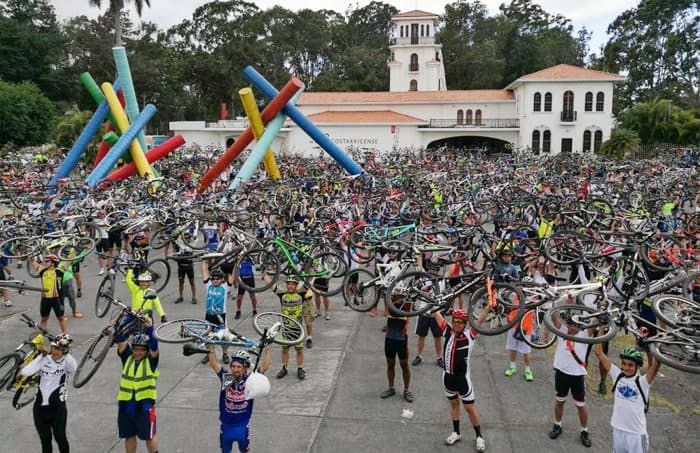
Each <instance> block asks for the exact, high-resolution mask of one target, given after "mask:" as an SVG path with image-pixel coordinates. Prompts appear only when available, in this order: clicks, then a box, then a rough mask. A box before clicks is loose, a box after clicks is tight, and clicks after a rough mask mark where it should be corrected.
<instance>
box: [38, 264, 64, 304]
mask: <svg viewBox="0 0 700 453" xmlns="http://www.w3.org/2000/svg"><path fill="white" fill-rule="evenodd" d="M39 277H40V278H41V285H42V286H43V287H44V292H43V293H41V295H42V296H43V297H45V298H53V297H58V296H59V294H61V283H62V282H63V271H62V270H60V269H56V268H44V269H42V270H40V271H39Z"/></svg>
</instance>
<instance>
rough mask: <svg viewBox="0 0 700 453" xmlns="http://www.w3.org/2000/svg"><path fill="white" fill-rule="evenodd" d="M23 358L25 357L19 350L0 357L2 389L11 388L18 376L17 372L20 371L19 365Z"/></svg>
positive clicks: (0, 389)
mask: <svg viewBox="0 0 700 453" xmlns="http://www.w3.org/2000/svg"><path fill="white" fill-rule="evenodd" d="M23 360H24V357H22V354H20V353H19V352H12V353H10V354H5V355H3V356H2V357H0V391H2V390H3V389H7V390H9V389H10V387H11V386H12V383H14V381H15V378H16V377H17V373H19V367H20V365H21V364H22V362H23Z"/></svg>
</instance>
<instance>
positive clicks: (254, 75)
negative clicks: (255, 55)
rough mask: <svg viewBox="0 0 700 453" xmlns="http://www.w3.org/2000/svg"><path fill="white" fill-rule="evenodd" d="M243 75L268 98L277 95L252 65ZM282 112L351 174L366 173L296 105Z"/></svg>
mask: <svg viewBox="0 0 700 453" xmlns="http://www.w3.org/2000/svg"><path fill="white" fill-rule="evenodd" d="M243 77H245V78H246V79H247V80H248V81H249V82H250V83H252V84H253V85H254V86H255V87H256V88H258V89H259V90H260V91H262V93H263V94H264V95H265V97H266V98H268V99H272V98H274V97H275V96H277V93H279V91H277V89H276V88H275V87H273V86H272V85H271V84H270V82H268V81H267V80H265V78H264V77H263V76H262V75H260V73H258V71H256V70H255V69H254V68H253V67H252V66H247V67H246V68H245V69H244V70H243ZM282 112H283V113H284V114H285V115H287V116H288V117H289V118H290V119H291V120H292V121H294V122H295V123H296V124H297V126H299V127H300V128H301V129H302V130H303V131H304V132H306V133H307V134H308V135H309V137H311V138H312V139H313V140H314V141H315V142H316V143H318V145H319V146H320V147H321V148H323V149H324V150H326V152H327V153H328V154H330V155H331V157H333V159H335V160H336V162H338V164H340V166H341V167H343V168H344V169H345V171H347V172H348V173H350V174H351V175H359V174H362V173H365V172H364V170H362V168H361V167H360V166H359V165H357V163H355V161H354V160H352V159H351V158H350V156H348V155H347V153H345V151H343V150H342V149H340V147H339V146H338V145H336V144H335V143H333V142H332V141H331V139H330V138H328V136H327V135H326V134H324V133H323V132H321V130H320V129H319V128H317V127H316V126H315V125H314V123H312V122H311V121H310V120H309V119H308V118H307V117H306V116H305V115H304V114H303V113H301V111H299V109H297V108H296V106H294V105H292V103H291V102H288V103H287V105H285V106H284V108H283V109H282Z"/></svg>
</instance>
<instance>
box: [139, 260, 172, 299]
mask: <svg viewBox="0 0 700 453" xmlns="http://www.w3.org/2000/svg"><path fill="white" fill-rule="evenodd" d="M145 270H147V271H149V272H150V273H151V275H152V276H153V289H155V290H156V292H161V291H163V290H164V289H165V287H166V286H167V284H168V282H169V281H170V273H171V269H170V263H168V261H167V260H164V259H162V258H157V259H154V260H151V261H149V262H148V264H147V265H146V269H145Z"/></svg>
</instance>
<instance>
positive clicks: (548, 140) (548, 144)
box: [542, 130, 552, 153]
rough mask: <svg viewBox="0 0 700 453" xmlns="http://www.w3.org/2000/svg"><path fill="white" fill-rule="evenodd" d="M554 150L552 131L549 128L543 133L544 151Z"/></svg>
mask: <svg viewBox="0 0 700 453" xmlns="http://www.w3.org/2000/svg"><path fill="white" fill-rule="evenodd" d="M551 150H552V133H551V132H550V131H548V130H546V131H544V133H543V134H542V152H543V153H548V152H550V151H551Z"/></svg>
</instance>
